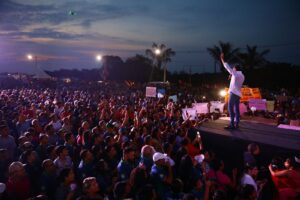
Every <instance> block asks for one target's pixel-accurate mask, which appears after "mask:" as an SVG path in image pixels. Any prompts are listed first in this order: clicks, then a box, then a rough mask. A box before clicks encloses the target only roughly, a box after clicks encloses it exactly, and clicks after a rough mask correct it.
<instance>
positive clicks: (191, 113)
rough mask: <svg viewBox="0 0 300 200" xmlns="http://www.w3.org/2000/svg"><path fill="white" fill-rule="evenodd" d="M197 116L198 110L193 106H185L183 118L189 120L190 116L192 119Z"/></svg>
mask: <svg viewBox="0 0 300 200" xmlns="http://www.w3.org/2000/svg"><path fill="white" fill-rule="evenodd" d="M196 117H197V112H196V110H195V109H193V108H184V109H182V118H183V120H187V119H188V118H190V120H195V119H196Z"/></svg>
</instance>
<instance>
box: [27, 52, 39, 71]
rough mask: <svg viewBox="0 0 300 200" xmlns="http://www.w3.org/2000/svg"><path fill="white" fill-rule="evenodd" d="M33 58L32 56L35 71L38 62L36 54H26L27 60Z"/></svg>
mask: <svg viewBox="0 0 300 200" xmlns="http://www.w3.org/2000/svg"><path fill="white" fill-rule="evenodd" d="M33 58H34V67H35V70H37V72H38V71H39V70H38V64H37V56H34V55H32V54H27V59H28V60H29V61H32V60H33Z"/></svg>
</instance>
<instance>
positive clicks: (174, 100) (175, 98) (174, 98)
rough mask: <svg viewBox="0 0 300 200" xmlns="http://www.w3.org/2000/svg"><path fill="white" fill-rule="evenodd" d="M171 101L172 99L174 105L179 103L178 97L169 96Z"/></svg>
mask: <svg viewBox="0 0 300 200" xmlns="http://www.w3.org/2000/svg"><path fill="white" fill-rule="evenodd" d="M169 99H172V100H173V102H174V103H176V102H177V95H172V96H169Z"/></svg>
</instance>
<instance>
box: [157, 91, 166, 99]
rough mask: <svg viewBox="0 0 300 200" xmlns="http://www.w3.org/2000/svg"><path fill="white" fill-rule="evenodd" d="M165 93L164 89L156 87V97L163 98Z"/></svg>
mask: <svg viewBox="0 0 300 200" xmlns="http://www.w3.org/2000/svg"><path fill="white" fill-rule="evenodd" d="M165 94H166V90H165V89H157V97H158V98H164V96H165Z"/></svg>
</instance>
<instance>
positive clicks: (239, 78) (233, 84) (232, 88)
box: [224, 63, 245, 97]
mask: <svg viewBox="0 0 300 200" xmlns="http://www.w3.org/2000/svg"><path fill="white" fill-rule="evenodd" d="M224 67H225V69H226V70H227V71H228V72H229V73H230V74H231V80H230V85H229V92H232V93H233V94H235V95H238V96H240V97H241V96H242V94H241V88H242V86H243V83H244V80H245V76H244V74H243V73H242V72H241V71H235V70H233V69H232V68H231V67H230V66H229V65H228V63H224Z"/></svg>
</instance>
